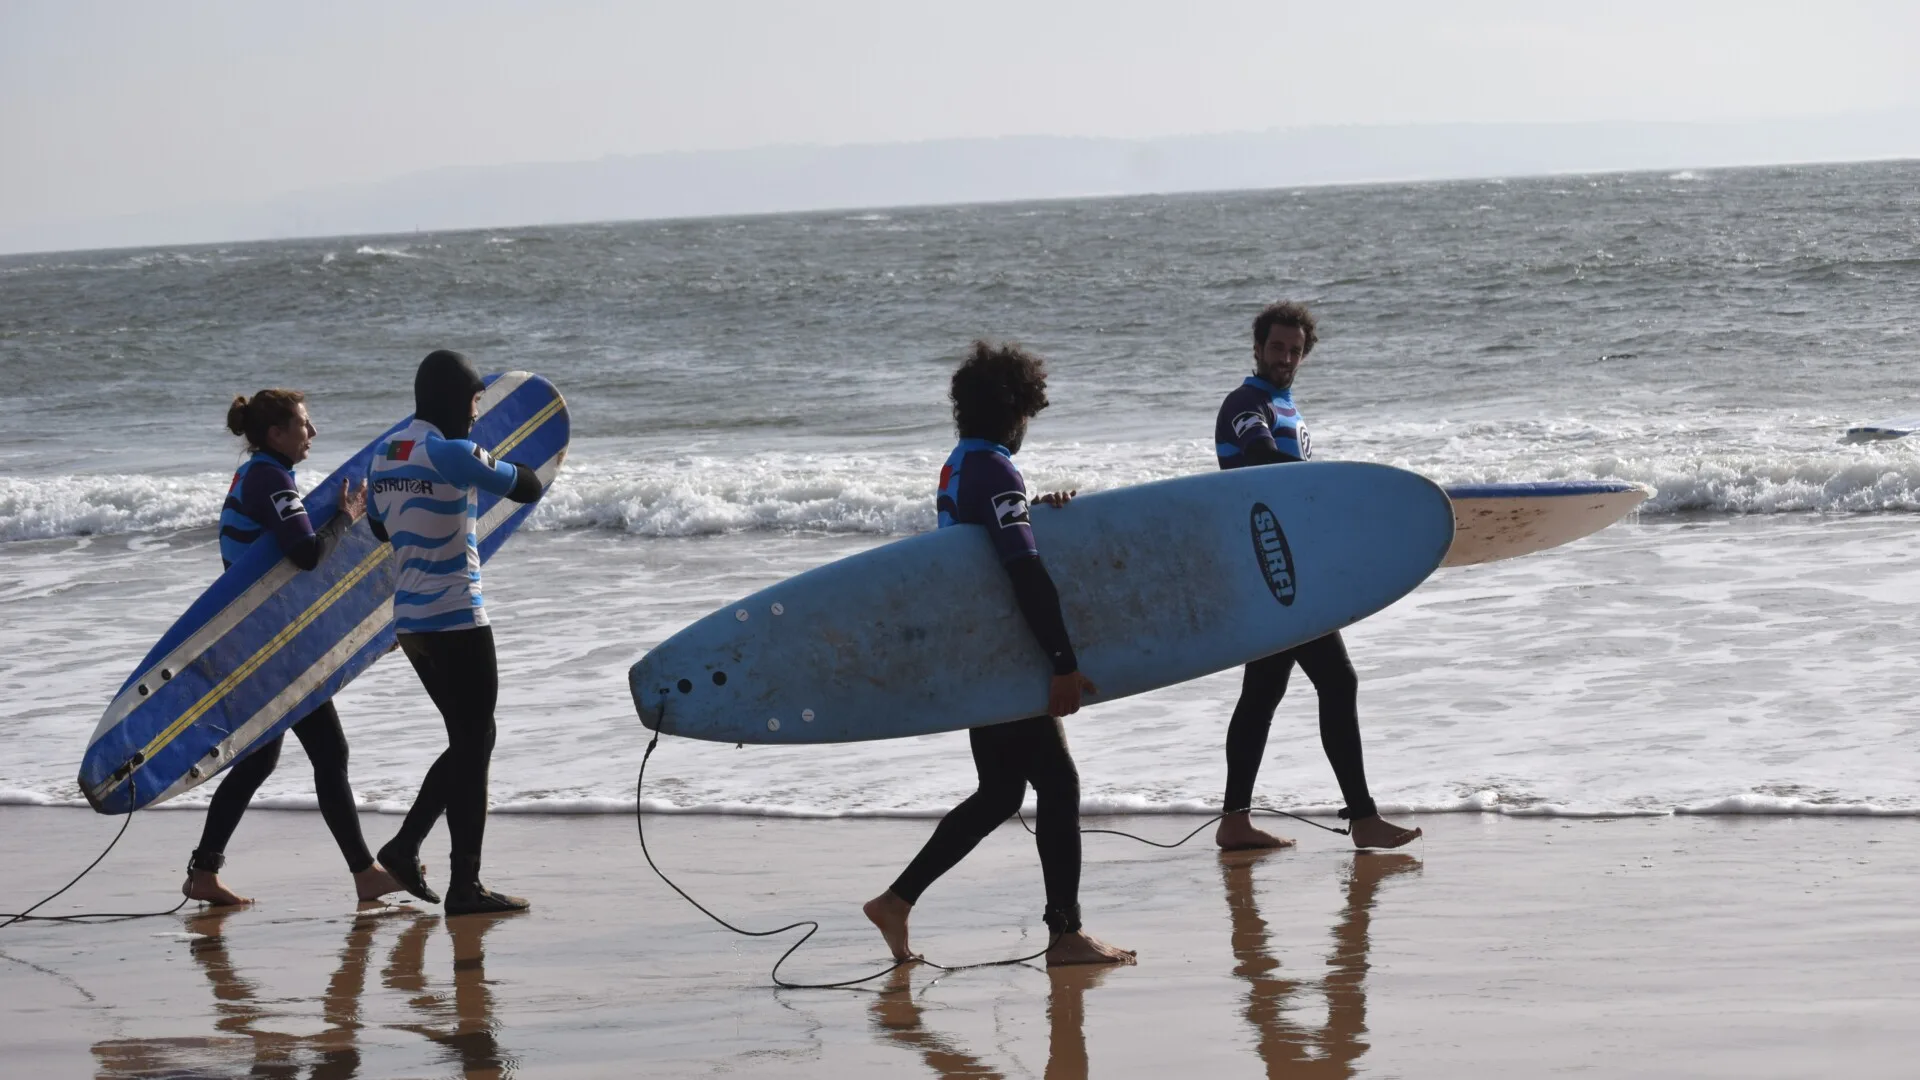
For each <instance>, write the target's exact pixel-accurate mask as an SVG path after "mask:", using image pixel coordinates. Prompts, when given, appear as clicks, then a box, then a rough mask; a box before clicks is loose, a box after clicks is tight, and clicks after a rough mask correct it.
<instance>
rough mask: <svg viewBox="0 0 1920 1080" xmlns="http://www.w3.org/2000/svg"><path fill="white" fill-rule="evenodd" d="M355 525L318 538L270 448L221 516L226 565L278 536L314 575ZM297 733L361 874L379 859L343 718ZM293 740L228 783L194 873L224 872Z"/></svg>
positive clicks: (316, 713)
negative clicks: (353, 776)
mask: <svg viewBox="0 0 1920 1080" xmlns="http://www.w3.org/2000/svg"><path fill="white" fill-rule="evenodd" d="M352 527H353V519H352V518H350V517H348V516H347V515H346V514H335V515H334V516H333V519H332V520H331V521H329V522H327V524H326V525H325V526H324V527H322V528H321V529H320V530H319V531H317V532H316V531H315V530H314V528H313V522H312V521H311V520H310V519H309V518H308V515H307V507H306V504H305V503H304V502H303V501H302V500H301V498H300V486H299V484H298V483H296V482H295V480H294V475H293V463H292V462H291V461H288V460H287V459H286V458H284V457H281V456H280V455H279V454H276V453H274V452H272V451H270V450H258V451H255V452H254V454H253V456H252V457H250V458H248V459H247V460H246V461H244V462H242V463H241V465H240V468H239V469H238V470H236V471H235V472H234V474H233V483H231V484H230V485H228V487H227V501H226V505H224V506H223V507H222V508H221V510H220V561H221V562H222V563H224V564H226V565H227V566H229V567H231V566H232V565H233V564H234V563H235V562H236V561H238V560H239V558H240V556H241V555H244V554H245V553H246V551H247V549H248V547H250V546H251V545H253V544H256V543H258V542H260V540H261V538H262V537H265V536H269V535H271V536H272V537H273V539H274V541H275V542H276V543H278V544H279V546H280V551H281V553H282V554H284V555H285V556H286V557H287V559H288V560H289V561H291V562H292V563H293V564H294V565H295V566H298V567H299V568H300V569H302V570H312V569H313V568H314V567H316V566H319V565H320V563H321V562H322V561H324V560H325V559H326V557H327V554H328V553H329V552H331V551H332V550H333V548H334V545H336V544H338V543H339V542H340V538H341V537H342V536H345V535H346V533H347V530H349V529H351V528H352ZM293 733H294V734H295V735H297V736H299V738H300V745H301V746H302V747H303V748H305V749H306V751H307V760H308V761H310V762H311V763H312V764H313V790H314V794H315V796H316V797H317V799H318V800H319V803H320V814H321V816H322V817H324V818H325V819H326V822H327V828H328V829H329V830H330V831H331V832H332V833H333V839H334V842H335V843H336V844H338V845H340V854H341V855H342V856H344V857H345V858H346V860H347V868H348V869H350V870H352V871H353V872H354V873H356V874H357V873H359V872H360V871H362V870H365V869H366V868H367V867H369V866H372V865H373V856H372V855H371V854H370V853H369V852H368V851H367V842H366V840H365V839H364V838H363V837H362V835H361V833H360V814H359V810H358V808H357V806H356V805H355V803H354V799H353V786H352V785H351V784H350V783H348V781H347V736H346V733H345V732H344V731H342V730H341V728H340V714H339V713H338V712H336V711H334V707H333V702H331V701H329V702H326V703H325V704H323V705H321V706H320V707H319V708H317V709H315V710H313V711H312V712H310V713H308V714H307V715H306V716H304V717H302V718H301V719H300V720H299V721H298V722H297V723H295V724H294V725H293ZM285 738H286V736H285V733H284V732H283V733H282V734H280V735H276V736H274V737H273V738H272V739H271V740H269V741H267V742H264V743H261V744H260V745H258V746H256V747H254V749H253V750H252V751H251V752H249V753H248V754H247V755H246V756H245V757H243V758H241V759H240V760H239V761H236V762H234V763H233V765H232V767H231V768H229V769H228V770H227V772H226V775H225V776H223V777H221V779H220V786H219V787H217V788H215V789H214V792H213V801H212V802H211V803H210V804H209V805H208V807H207V820H206V824H205V825H204V826H203V827H202V828H201V832H200V846H199V847H198V848H196V849H194V853H193V861H192V863H191V867H192V868H193V869H196V870H212V871H215V872H218V871H219V870H220V868H221V866H222V865H224V864H225V862H226V849H227V841H229V840H231V839H232V838H233V832H234V830H235V829H236V828H238V827H239V825H240V817H241V815H243V814H245V813H246V811H247V804H249V803H251V802H252V801H253V796H254V794H255V793H256V792H258V791H259V790H260V785H261V784H263V783H265V782H266V779H267V777H269V776H271V775H273V770H274V767H275V766H276V765H278V764H279V763H280V748H281V744H282V742H284V741H285Z"/></svg>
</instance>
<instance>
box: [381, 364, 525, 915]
mask: <svg viewBox="0 0 1920 1080" xmlns="http://www.w3.org/2000/svg"><path fill="white" fill-rule="evenodd" d="M483 386H484V384H483V383H482V382H481V379H480V375H479V373H478V372H476V371H475V370H474V369H473V366H472V365H471V364H469V363H468V362H467V359H466V358H465V357H464V356H461V355H460V354H459V353H455V352H448V351H439V352H435V353H432V354H430V355H429V356H428V357H427V358H426V360H424V361H422V362H421V364H420V369H419V371H418V373H417V374H416V375H415V377H414V406H415V413H414V419H413V421H412V422H411V423H410V424H408V425H407V426H406V427H404V428H402V429H401V430H400V431H398V432H396V433H394V434H393V435H392V436H390V437H389V438H388V439H387V441H386V442H385V443H384V444H382V445H381V446H380V447H379V449H378V450H377V452H376V453H375V454H374V459H373V464H372V465H371V466H370V468H369V471H368V474H367V510H368V517H369V518H371V519H372V523H373V531H374V535H376V536H378V537H379V538H380V539H381V540H383V541H386V542H388V543H390V544H392V545H393V549H394V558H395V560H396V562H397V564H398V566H397V570H398V575H397V577H396V579H395V582H394V598H393V614H394V629H395V631H396V632H397V634H398V635H399V641H400V647H401V648H402V649H403V650H405V652H406V654H407V660H408V661H409V662H411V663H412V664H413V670H414V672H415V673H416V674H418V675H419V676H420V682H421V685H422V686H424V687H425V688H426V691H427V696H428V697H430V698H432V699H433V703H434V706H435V707H436V708H438V709H439V710H440V716H441V719H442V721H443V722H444V723H445V724H446V728H447V749H446V750H445V751H443V752H442V753H441V754H440V756H439V757H438V758H437V759H435V760H434V763H433V766H432V767H431V768H429V769H428V770H427V775H426V778H425V779H424V780H423V781H422V782H421V784H420V793H419V795H418V796H416V797H415V799H414V802H413V806H412V808H411V809H409V810H408V811H407V817H406V820H405V821H404V822H403V823H402V824H401V826H400V832H399V835H398V836H396V837H395V838H394V840H393V841H392V842H390V843H389V844H388V846H387V847H386V848H383V849H382V851H383V853H385V854H383V856H382V857H383V859H387V860H388V862H387V865H389V866H393V865H395V864H396V863H398V865H401V866H411V865H413V863H412V862H411V861H408V862H399V860H400V859H403V858H404V859H407V860H414V859H417V857H418V852H419V849H420V844H421V842H422V841H424V840H425V839H426V836H427V833H428V832H429V831H430V830H431V829H432V828H433V823H434V822H435V821H437V820H439V817H440V815H441V814H442V813H445V814H446V816H447V833H448V838H449V840H450V841H451V844H452V848H453V859H452V864H451V870H452V874H451V878H450V884H451V885H452V886H453V887H454V888H456V889H459V888H461V887H464V886H473V887H478V885H479V880H480V878H479V875H480V849H481V843H482V841H483V839H484V837H485V832H486V824H487V773H488V770H489V768H490V766H491V763H492V760H493V742H494V718H493V710H494V705H495V703H496V701H497V699H498V697H499V689H500V675H499V669H498V666H497V661H496V657H495V653H494V647H493V628H492V627H491V626H489V625H488V622H487V612H486V607H485V605H484V603H483V602H482V598H481V592H480V541H479V536H478V522H477V508H478V505H479V493H480V492H481V491H487V492H491V493H493V494H495V495H500V496H503V497H505V498H508V499H511V500H513V501H515V502H522V503H525V502H532V501H533V500H535V499H537V498H539V497H540V480H539V478H538V477H537V476H535V475H534V473H533V470H531V469H529V468H527V467H526V466H524V465H514V464H512V463H509V462H502V461H495V460H494V459H493V457H492V456H491V455H490V454H488V453H487V451H486V450H484V449H482V448H481V447H479V446H477V445H475V444H474V443H473V442H472V441H471V440H469V439H468V438H467V433H468V429H469V428H470V427H471V426H472V412H471V410H472V407H473V396H474V395H475V394H477V393H479V392H480V390H481V389H482V387H483Z"/></svg>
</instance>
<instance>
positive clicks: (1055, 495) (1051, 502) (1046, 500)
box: [1039, 490, 1092, 686]
mask: <svg viewBox="0 0 1920 1080" xmlns="http://www.w3.org/2000/svg"><path fill="white" fill-rule="evenodd" d="M1078 494H1080V492H1079V491H1077V490H1075V491H1049V492H1047V493H1046V494H1045V495H1042V496H1040V500H1039V501H1040V503H1041V504H1042V505H1044V506H1051V507H1053V508H1054V509H1055V510H1058V509H1060V508H1061V507H1063V506H1065V505H1067V504H1068V503H1070V502H1072V501H1073V497H1074V496H1075V495H1078ZM1088 685H1089V686H1091V685H1092V684H1091V683H1089V684H1088Z"/></svg>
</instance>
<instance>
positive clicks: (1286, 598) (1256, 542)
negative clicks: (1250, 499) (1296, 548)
mask: <svg viewBox="0 0 1920 1080" xmlns="http://www.w3.org/2000/svg"><path fill="white" fill-rule="evenodd" d="M1252 524H1253V555H1254V558H1256V559H1258V560H1260V573H1261V574H1262V575H1263V576H1265V577H1266V579H1267V588H1268V589H1271V590H1272V591H1273V598H1274V599H1275V600H1278V601H1280V606H1281V607H1292V606H1293V594H1294V584H1295V582H1294V577H1293V549H1292V548H1290V547H1288V546H1287V534H1286V533H1284V532H1282V531H1280V518H1279V517H1278V516H1277V515H1275V514H1274V512H1273V511H1271V510H1269V509H1267V504H1266V503H1254V504H1253V522H1252Z"/></svg>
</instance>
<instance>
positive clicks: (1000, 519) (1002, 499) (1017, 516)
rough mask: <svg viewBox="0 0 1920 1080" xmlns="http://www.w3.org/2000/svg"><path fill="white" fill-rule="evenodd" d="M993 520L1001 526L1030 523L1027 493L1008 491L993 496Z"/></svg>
mask: <svg viewBox="0 0 1920 1080" xmlns="http://www.w3.org/2000/svg"><path fill="white" fill-rule="evenodd" d="M993 520H994V521H995V522H996V523H997V524H999V526H1000V527H1001V528H1003V529H1004V528H1007V527H1008V526H1011V525H1025V524H1028V521H1029V518H1028V516H1027V493H1026V492H1024V491H1007V492H1002V493H1001V494H999V495H995V496H994V497H993Z"/></svg>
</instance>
